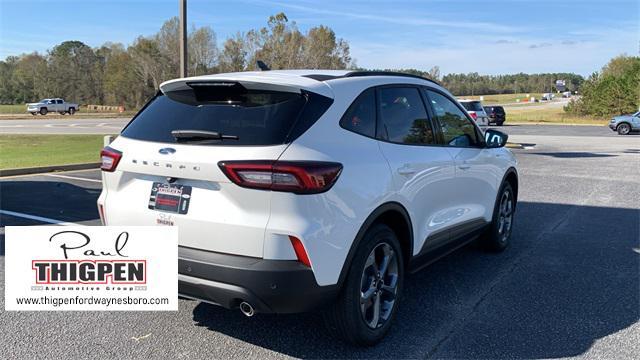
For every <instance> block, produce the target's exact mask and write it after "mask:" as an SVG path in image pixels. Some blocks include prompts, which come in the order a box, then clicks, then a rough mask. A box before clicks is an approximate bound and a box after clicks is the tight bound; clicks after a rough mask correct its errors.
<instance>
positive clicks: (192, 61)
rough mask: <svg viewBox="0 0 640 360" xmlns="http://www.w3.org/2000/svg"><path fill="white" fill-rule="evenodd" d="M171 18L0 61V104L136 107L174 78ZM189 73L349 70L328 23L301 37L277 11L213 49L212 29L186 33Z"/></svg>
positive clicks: (341, 43) (174, 24) (345, 47)
mask: <svg viewBox="0 0 640 360" xmlns="http://www.w3.org/2000/svg"><path fill="white" fill-rule="evenodd" d="M178 26H179V21H178V18H177V17H175V18H172V19H170V20H168V21H166V22H165V23H164V24H163V25H162V27H161V28H160V30H159V31H158V32H157V33H156V34H153V35H151V36H139V37H138V38H136V39H135V41H133V43H132V44H131V45H129V46H126V47H125V46H124V45H123V44H120V43H111V42H107V43H105V44H103V45H102V46H100V47H98V48H91V47H89V46H87V45H86V44H84V43H82V42H80V41H65V42H63V43H61V44H59V45H56V46H54V47H53V48H52V49H51V50H49V51H48V52H47V53H46V54H40V53H37V52H34V53H31V54H23V55H20V56H9V57H7V58H6V59H5V60H3V61H0V103H2V104H19V103H25V102H31V101H36V100H38V99H41V98H47V97H62V98H65V99H67V100H69V101H75V102H79V103H81V104H106V105H124V106H126V107H128V108H138V107H140V106H142V105H143V104H144V103H145V101H146V100H147V99H149V98H150V97H151V96H153V95H154V94H155V93H156V91H157V89H158V86H159V85H160V84H161V83H162V82H163V81H165V80H170V79H173V78H176V77H178V76H179V43H178V33H179V30H178ZM187 45H188V54H189V64H188V73H189V75H190V76H194V75H203V74H212V73H220V72H231V71H245V70H256V67H255V64H256V60H258V59H259V60H262V61H264V62H265V63H267V64H269V65H270V67H271V68H272V69H285V68H288V69H291V68H294V69H295V68H323V69H345V68H348V67H352V66H353V63H352V59H351V55H350V53H349V44H348V43H347V42H346V41H345V40H343V39H340V38H337V37H336V35H335V32H334V31H333V30H332V29H331V28H329V27H327V26H322V25H321V26H316V27H313V28H311V29H309V30H308V31H307V32H305V33H303V32H301V31H300V30H299V29H298V27H297V25H296V23H295V22H290V21H289V19H288V18H287V16H286V15H285V14H284V13H279V14H276V15H273V16H271V17H269V19H268V21H267V25H266V26H265V27H262V28H259V29H252V30H249V31H246V32H238V33H236V34H235V35H233V36H231V37H230V38H228V39H226V41H225V42H224V43H223V44H222V46H220V47H219V46H218V44H217V39H216V34H215V32H214V31H213V29H212V28H211V27H208V26H205V27H200V28H196V27H192V28H191V31H189V36H188V41H187Z"/></svg>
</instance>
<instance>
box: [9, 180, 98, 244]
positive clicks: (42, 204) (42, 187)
mask: <svg viewBox="0 0 640 360" xmlns="http://www.w3.org/2000/svg"><path fill="white" fill-rule="evenodd" d="M100 191H101V190H100V189H95V188H85V187H81V186H77V185H73V184H69V183H66V182H58V181H3V182H0V209H2V210H7V211H12V212H17V213H22V214H26V215H31V216H39V217H45V218H50V219H55V220H60V221H63V222H82V221H88V220H96V219H99V218H100V216H99V215H98V209H97V206H96V201H97V200H98V196H100ZM30 225H48V224H46V223H43V222H42V221H38V220H33V219H27V218H22V217H16V216H11V215H5V214H0V226H30ZM4 243H5V241H4V232H2V234H0V256H4V252H5V250H4Z"/></svg>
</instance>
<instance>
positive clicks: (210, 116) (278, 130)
mask: <svg viewBox="0 0 640 360" xmlns="http://www.w3.org/2000/svg"><path fill="white" fill-rule="evenodd" d="M238 85H239V84H238ZM194 89H195V88H194ZM315 96H316V97H320V98H324V97H323V96H320V95H315ZM313 98H314V96H311V95H309V96H306V95H303V94H298V93H289V92H276V91H264V90H247V89H244V88H242V87H241V86H240V87H235V88H234V87H231V88H229V87H227V88H222V87H220V88H217V89H207V88H205V87H199V88H198V89H195V90H181V91H179V92H175V93H169V94H168V95H164V94H158V95H157V96H156V97H155V98H154V99H153V100H151V102H150V103H149V104H147V106H146V107H145V108H144V109H143V110H142V111H141V112H140V113H139V114H138V115H137V116H136V117H135V118H134V119H133V120H132V121H131V123H129V125H127V127H126V128H125V129H124V130H123V132H122V135H123V136H125V137H128V138H132V139H137V140H145V141H156V142H164V143H176V142H179V141H177V140H176V139H175V138H174V136H173V135H172V134H171V132H172V131H173V130H195V131H208V132H216V133H219V134H221V135H228V136H231V137H237V139H236V138H228V137H225V138H224V139H217V140H214V139H207V140H204V141H200V142H199V144H203V143H206V144H213V145H229V146H234V145H258V146H259V145H276V144H283V143H285V142H287V140H288V139H289V135H290V133H292V132H294V131H293V130H294V127H295V124H296V122H297V120H298V118H299V117H300V115H301V113H302V112H303V111H304V109H305V108H309V106H308V105H309V104H308V103H309V102H310V101H311V99H313ZM324 100H329V101H320V103H322V104H321V105H322V107H323V108H322V109H320V111H318V109H317V107H316V108H314V111H312V112H311V113H312V114H310V116H313V117H314V119H313V121H310V120H309V119H305V120H304V121H302V123H306V124H307V125H308V126H311V125H312V124H313V123H314V122H315V120H317V118H319V117H320V116H321V115H322V113H324V111H325V110H326V108H328V106H329V105H330V104H331V99H328V98H324ZM298 135H299V134H298ZM183 141H184V140H183Z"/></svg>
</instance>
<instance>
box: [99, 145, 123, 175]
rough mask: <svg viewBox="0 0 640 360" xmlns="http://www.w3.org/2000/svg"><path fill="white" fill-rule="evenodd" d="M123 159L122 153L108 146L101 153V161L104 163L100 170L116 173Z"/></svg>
mask: <svg viewBox="0 0 640 360" xmlns="http://www.w3.org/2000/svg"><path fill="white" fill-rule="evenodd" d="M121 158H122V153H121V152H120V151H118V150H116V149H113V148H110V147H108V146H106V147H105V148H104V149H102V151H100V160H101V161H102V164H101V165H100V169H102V171H108V172H112V171H114V170H115V169H116V167H117V166H118V163H119V162H120V159H121Z"/></svg>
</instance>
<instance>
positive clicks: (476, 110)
mask: <svg viewBox="0 0 640 360" xmlns="http://www.w3.org/2000/svg"><path fill="white" fill-rule="evenodd" d="M458 102H459V103H460V105H462V106H463V107H464V108H465V109H466V110H467V112H468V113H469V115H470V116H471V117H472V118H473V120H475V121H476V123H477V124H478V125H480V126H487V125H489V116H487V113H486V112H485V111H484V108H483V107H482V102H481V101H478V100H466V99H462V100H458Z"/></svg>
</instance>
